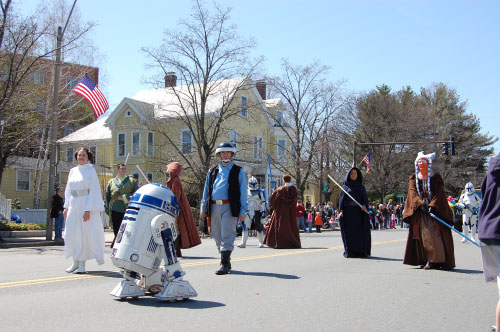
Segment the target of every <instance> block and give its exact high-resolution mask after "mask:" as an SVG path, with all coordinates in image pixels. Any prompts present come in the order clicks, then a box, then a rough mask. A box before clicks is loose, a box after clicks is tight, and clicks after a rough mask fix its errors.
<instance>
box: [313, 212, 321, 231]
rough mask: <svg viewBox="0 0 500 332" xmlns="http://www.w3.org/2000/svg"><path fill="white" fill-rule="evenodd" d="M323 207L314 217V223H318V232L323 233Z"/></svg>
mask: <svg viewBox="0 0 500 332" xmlns="http://www.w3.org/2000/svg"><path fill="white" fill-rule="evenodd" d="M322 213H323V209H321V211H318V212H317V213H316V218H314V225H316V233H321V226H323V217H322Z"/></svg>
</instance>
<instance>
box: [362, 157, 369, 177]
mask: <svg viewBox="0 0 500 332" xmlns="http://www.w3.org/2000/svg"><path fill="white" fill-rule="evenodd" d="M362 162H364V163H365V164H366V174H370V152H368V153H367V154H366V156H365V157H364V158H363V160H362Z"/></svg>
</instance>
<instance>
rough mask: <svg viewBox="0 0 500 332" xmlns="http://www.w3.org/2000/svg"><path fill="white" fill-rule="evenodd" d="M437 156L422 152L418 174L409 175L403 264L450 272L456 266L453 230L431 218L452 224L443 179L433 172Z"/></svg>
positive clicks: (417, 162) (404, 216) (417, 164)
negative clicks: (433, 216)
mask: <svg viewBox="0 0 500 332" xmlns="http://www.w3.org/2000/svg"><path fill="white" fill-rule="evenodd" d="M435 155H436V154H435V153H432V154H428V155H424V154H423V152H419V153H418V156H417V159H415V174H412V175H411V176H410V185H409V188H408V196H407V198H406V204H405V209H404V215H403V221H404V222H406V223H408V224H409V225H410V229H409V232H408V241H407V243H406V251H405V257H404V260H403V263H404V264H408V265H420V267H423V268H424V269H426V270H428V269H440V268H443V269H447V270H451V269H453V268H454V267H455V255H454V248H453V238H452V236H451V230H450V229H449V228H448V227H446V226H445V225H443V224H442V223H440V222H439V221H437V220H435V219H434V218H432V217H431V216H430V215H429V212H432V213H433V214H435V215H437V216H438V217H439V218H440V219H442V220H444V221H445V222H446V223H447V224H448V225H453V215H452V213H451V209H450V207H449V206H448V201H447V199H446V194H445V192H444V181H443V178H441V175H439V174H438V173H432V172H431V167H432V158H434V156H435Z"/></svg>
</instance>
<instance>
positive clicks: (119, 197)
mask: <svg viewBox="0 0 500 332" xmlns="http://www.w3.org/2000/svg"><path fill="white" fill-rule="evenodd" d="M111 199H121V200H123V197H121V196H111Z"/></svg>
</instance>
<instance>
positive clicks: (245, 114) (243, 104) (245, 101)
mask: <svg viewBox="0 0 500 332" xmlns="http://www.w3.org/2000/svg"><path fill="white" fill-rule="evenodd" d="M241 116H242V117H245V118H246V117H248V97H247V96H244V95H243V96H241Z"/></svg>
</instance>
